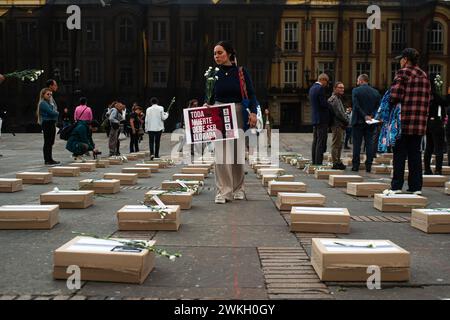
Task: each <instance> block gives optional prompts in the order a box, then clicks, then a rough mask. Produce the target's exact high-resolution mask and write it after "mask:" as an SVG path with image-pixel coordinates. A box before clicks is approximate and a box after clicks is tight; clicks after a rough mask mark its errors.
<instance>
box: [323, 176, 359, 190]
mask: <svg viewBox="0 0 450 320" xmlns="http://www.w3.org/2000/svg"><path fill="white" fill-rule="evenodd" d="M362 181H364V178H363V177H361V176H356V175H334V174H332V175H330V176H329V178H328V184H329V185H330V186H332V187H347V183H348V182H362Z"/></svg>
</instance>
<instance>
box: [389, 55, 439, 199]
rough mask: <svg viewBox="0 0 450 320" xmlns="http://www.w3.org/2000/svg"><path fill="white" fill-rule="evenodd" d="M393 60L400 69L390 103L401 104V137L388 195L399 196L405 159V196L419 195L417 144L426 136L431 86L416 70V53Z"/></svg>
mask: <svg viewBox="0 0 450 320" xmlns="http://www.w3.org/2000/svg"><path fill="white" fill-rule="evenodd" d="M396 59H397V60H398V59H400V66H401V69H400V70H399V71H397V74H396V75H395V79H394V82H393V84H392V86H391V103H392V104H393V105H396V104H398V103H400V104H401V136H400V138H399V140H397V142H396V144H395V147H394V150H393V151H394V174H393V178H392V182H391V190H389V191H388V192H389V193H401V192H402V188H403V183H404V174H405V161H406V159H408V170H409V176H408V186H409V189H408V192H410V193H414V194H418V195H420V194H422V157H421V152H420V144H421V141H422V137H423V136H424V135H425V133H426V129H427V118H428V110H429V107H430V98H431V86H430V81H429V79H428V76H427V74H426V73H425V72H424V71H423V70H422V69H420V68H419V67H418V66H417V63H418V61H419V52H418V51H417V50H416V49H414V48H406V49H404V50H403V51H402V54H401V55H400V56H398V57H396Z"/></svg>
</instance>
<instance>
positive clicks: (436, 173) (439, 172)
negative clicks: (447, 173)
mask: <svg viewBox="0 0 450 320" xmlns="http://www.w3.org/2000/svg"><path fill="white" fill-rule="evenodd" d="M434 175H435V176H442V171H435V172H434Z"/></svg>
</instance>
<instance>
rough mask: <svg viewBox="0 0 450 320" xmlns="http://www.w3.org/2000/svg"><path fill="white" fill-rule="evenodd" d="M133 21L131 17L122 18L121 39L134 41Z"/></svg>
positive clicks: (120, 24) (120, 25)
mask: <svg viewBox="0 0 450 320" xmlns="http://www.w3.org/2000/svg"><path fill="white" fill-rule="evenodd" d="M133 28H134V25H133V21H132V20H131V19H130V18H121V19H120V22H119V41H120V42H132V41H133Z"/></svg>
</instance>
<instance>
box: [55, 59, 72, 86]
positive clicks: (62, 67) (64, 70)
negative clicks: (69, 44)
mask: <svg viewBox="0 0 450 320" xmlns="http://www.w3.org/2000/svg"><path fill="white" fill-rule="evenodd" d="M56 69H57V71H58V72H59V80H63V81H68V80H70V77H71V68H70V61H69V60H68V59H58V60H56V61H55V70H56Z"/></svg>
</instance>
